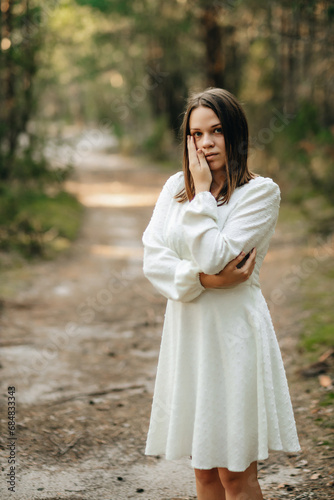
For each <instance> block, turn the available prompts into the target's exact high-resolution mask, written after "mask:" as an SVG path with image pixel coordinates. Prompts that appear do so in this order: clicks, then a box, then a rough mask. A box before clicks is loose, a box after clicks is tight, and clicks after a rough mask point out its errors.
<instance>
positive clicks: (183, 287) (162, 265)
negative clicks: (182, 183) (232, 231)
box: [142, 176, 205, 302]
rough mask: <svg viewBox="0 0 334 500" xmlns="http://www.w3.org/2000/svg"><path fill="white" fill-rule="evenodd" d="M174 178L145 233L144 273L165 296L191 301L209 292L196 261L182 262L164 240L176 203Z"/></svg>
mask: <svg viewBox="0 0 334 500" xmlns="http://www.w3.org/2000/svg"><path fill="white" fill-rule="evenodd" d="M173 177H174V176H172V177H170V179H169V180H168V181H167V182H166V184H165V185H164V187H163V189H162V191H161V193H160V196H159V198H158V201H157V203H156V206H155V208H154V211H153V215H152V218H151V221H150V223H149V225H148V226H147V228H146V230H145V232H144V234H143V238H142V241H143V245H144V266H143V270H144V274H145V276H146V278H148V280H149V281H150V282H151V283H152V285H153V286H154V287H155V288H156V289H157V290H158V291H159V292H160V293H161V294H162V295H164V297H166V298H167V299H172V300H177V301H181V302H190V301H192V300H193V299H195V298H196V297H197V296H199V295H200V294H201V293H202V292H203V291H204V290H205V288H204V287H203V286H202V284H201V282H200V279H199V272H200V268H199V267H198V265H197V264H196V263H194V262H192V261H189V260H185V259H180V258H179V256H178V255H177V253H176V252H174V251H173V250H172V249H171V248H169V246H168V245H167V244H166V241H165V238H164V228H165V225H166V222H167V218H168V211H169V207H170V204H171V203H172V202H173V194H172V192H171V189H170V186H171V185H172V184H173ZM174 202H175V201H174Z"/></svg>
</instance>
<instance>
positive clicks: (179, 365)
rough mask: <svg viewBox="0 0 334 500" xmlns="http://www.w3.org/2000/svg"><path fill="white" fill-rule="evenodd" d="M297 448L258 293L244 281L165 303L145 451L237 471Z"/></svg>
mask: <svg viewBox="0 0 334 500" xmlns="http://www.w3.org/2000/svg"><path fill="white" fill-rule="evenodd" d="M213 306H214V307H213ZM178 381H180V383H179V382H178ZM299 449H300V447H299V443H298V438H297V434H296V427H295V421H294V416H293V411H292V406H291V401H290V395H289V389H288V385H287V380H286V375H285V370H284V365H283V362H282V357H281V353H280V349H279V346H278V343H277V339H276V335H275V332H274V329H273V325H272V321H271V317H270V314H269V310H268V307H267V304H266V302H265V299H264V297H263V295H262V293H261V290H260V288H259V287H257V286H254V285H250V286H248V285H247V282H246V283H245V284H243V285H238V286H237V287H235V288H233V289H230V290H228V289H224V290H207V291H206V293H205V294H202V295H201V296H200V297H198V298H197V299H195V300H193V301H192V302H189V303H181V302H176V301H168V303H167V309H166V315H165V324H164V330H163V335H162V342H161V349H160V356H159V363H158V371H157V377H156V384H155V390H154V399H153V405H152V415H151V423H150V428H149V433H148V437H147V444H146V451H145V453H146V454H148V455H162V454H165V457H166V459H170V460H172V459H178V458H181V457H182V456H185V455H191V456H192V466H193V467H195V468H197V469H211V468H213V467H227V468H228V469H229V470H230V471H236V472H239V471H243V470H245V469H246V468H247V467H248V466H249V465H250V463H251V462H253V461H255V460H263V459H265V458H267V457H268V450H284V451H287V452H296V451H298V450H299Z"/></svg>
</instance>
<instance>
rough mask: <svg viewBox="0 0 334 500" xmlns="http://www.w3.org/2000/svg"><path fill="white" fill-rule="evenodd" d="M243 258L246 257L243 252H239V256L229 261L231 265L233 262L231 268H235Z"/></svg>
mask: <svg viewBox="0 0 334 500" xmlns="http://www.w3.org/2000/svg"><path fill="white" fill-rule="evenodd" d="M245 257H246V254H245V252H240V253H239V255H238V256H237V257H235V259H233V260H232V261H231V263H232V262H233V266H237V265H238V264H240V262H241V261H242V260H243V259H244V258H245Z"/></svg>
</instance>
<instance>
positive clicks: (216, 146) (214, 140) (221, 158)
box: [189, 106, 226, 171]
mask: <svg viewBox="0 0 334 500" xmlns="http://www.w3.org/2000/svg"><path fill="white" fill-rule="evenodd" d="M189 128H190V134H191V135H192V136H193V137H194V140H195V144H196V148H197V149H202V150H203V151H204V154H205V157H206V161H207V162H208V164H209V167H210V170H212V171H214V170H221V169H224V167H225V164H226V152H225V139H224V135H223V129H222V126H221V123H220V121H219V118H218V116H217V115H216V113H215V112H214V111H213V110H212V109H211V108H206V107H204V106H200V107H199V108H195V109H193V110H192V112H191V114H190V117H189Z"/></svg>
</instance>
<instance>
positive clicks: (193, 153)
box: [187, 135, 199, 168]
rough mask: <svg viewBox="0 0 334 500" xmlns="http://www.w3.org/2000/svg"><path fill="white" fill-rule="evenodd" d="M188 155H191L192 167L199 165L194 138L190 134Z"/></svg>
mask: <svg viewBox="0 0 334 500" xmlns="http://www.w3.org/2000/svg"><path fill="white" fill-rule="evenodd" d="M187 145H188V155H189V167H190V168H191V167H192V166H195V165H198V164H199V161H198V157H197V153H196V146H195V142H194V139H193V137H192V136H191V135H188V144H187Z"/></svg>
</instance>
